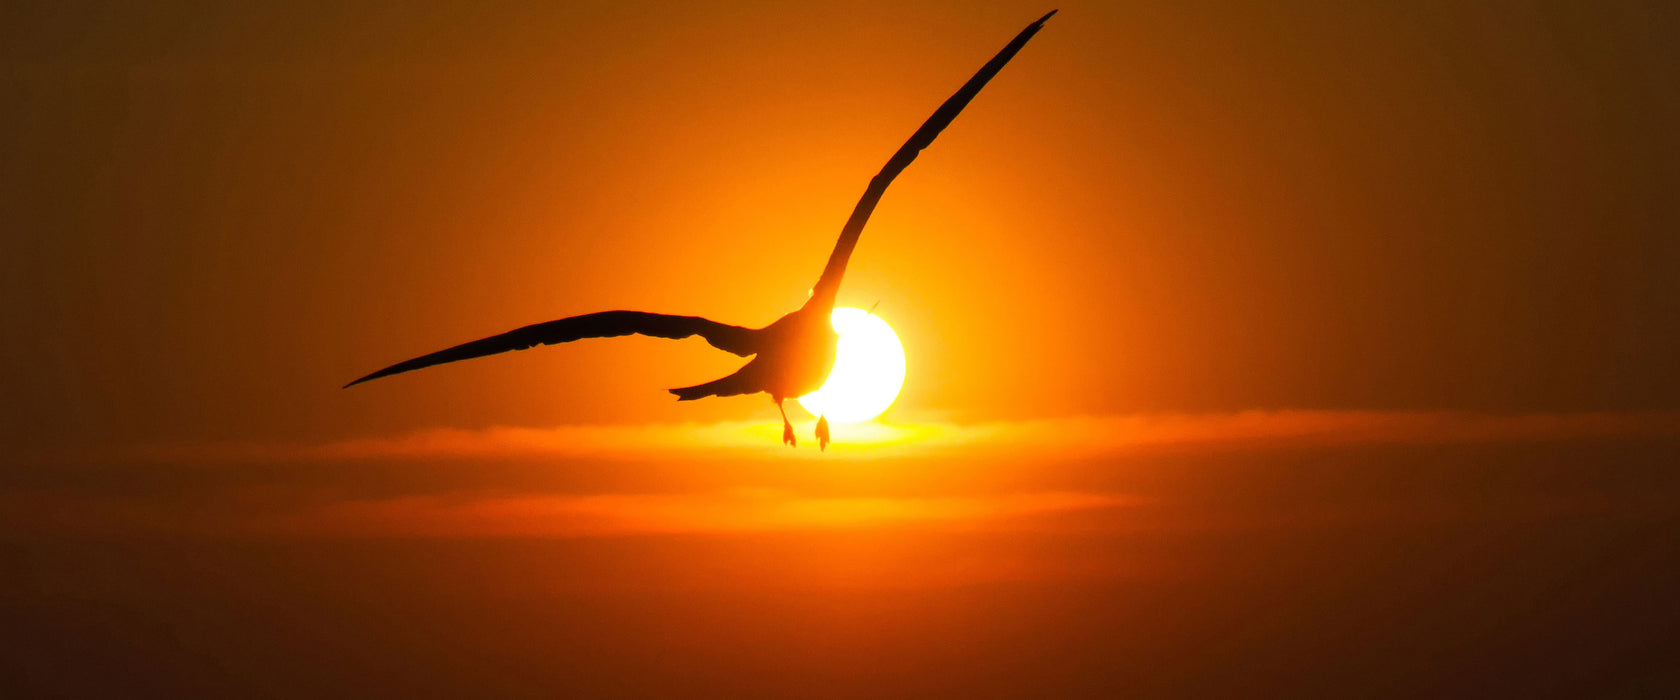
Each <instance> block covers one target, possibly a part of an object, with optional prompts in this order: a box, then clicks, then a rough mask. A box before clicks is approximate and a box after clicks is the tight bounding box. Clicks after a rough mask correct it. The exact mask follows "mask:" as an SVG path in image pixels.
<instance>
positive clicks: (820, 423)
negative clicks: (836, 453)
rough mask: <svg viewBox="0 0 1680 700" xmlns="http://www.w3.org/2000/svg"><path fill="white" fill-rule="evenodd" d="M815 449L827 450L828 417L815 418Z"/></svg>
mask: <svg viewBox="0 0 1680 700" xmlns="http://www.w3.org/2000/svg"><path fill="white" fill-rule="evenodd" d="M817 449H819V450H827V449H828V416H817Z"/></svg>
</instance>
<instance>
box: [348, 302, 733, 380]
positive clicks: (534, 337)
mask: <svg viewBox="0 0 1680 700" xmlns="http://www.w3.org/2000/svg"><path fill="white" fill-rule="evenodd" d="M633 334H640V335H648V336H653V337H655V338H672V339H676V338H687V337H689V336H694V335H698V336H700V337H702V338H705V339H706V342H708V343H711V344H712V347H715V348H718V349H719V350H725V351H728V352H732V353H735V354H736V355H740V356H742V357H745V356H747V355H751V354H753V353H756V352H758V334H757V331H754V330H752V329H750V328H742V327H740V326H731V325H728V324H724V323H718V322H717V321H711V320H707V319H704V318H700V317H699V316H671V315H667V314H654V313H648V312H646V311H602V312H600V313H593V314H584V315H582V316H573V317H571V318H562V319H560V320H558V321H549V322H547V323H537V324H533V325H529V326H526V327H524V328H520V329H517V330H511V331H508V332H506V333H502V334H500V335H493V336H490V337H488V338H483V339H480V340H474V341H472V342H470V343H462V344H460V345H457V346H455V347H452V348H449V349H448V350H439V351H437V352H434V353H432V354H430V355H421V356H420V357H416V358H414V359H412V360H409V361H407V362H399V363H397V364H394V365H391V366H390V367H386V368H385V369H382V370H379V371H378V372H374V373H373V374H370V375H368V376H366V377H362V378H361V379H357V380H356V381H353V382H350V383H349V384H345V385H344V388H346V389H348V388H350V387H353V386H355V385H357V384H361V383H362V382H366V381H371V380H374V379H378V378H380V377H389V376H391V375H393V374H401V373H403V372H408V371H411V370H417V369H421V368H423V367H430V366H432V365H441V364H443V363H445V362H456V361H459V360H470V359H473V358H475V357H484V356H485V355H495V354H497V353H503V352H507V351H509V350H524V349H526V348H531V347H536V346H538V345H554V344H556V343H570V342H572V341H574V340H582V339H584V338H615V337H618V336H621V335H633Z"/></svg>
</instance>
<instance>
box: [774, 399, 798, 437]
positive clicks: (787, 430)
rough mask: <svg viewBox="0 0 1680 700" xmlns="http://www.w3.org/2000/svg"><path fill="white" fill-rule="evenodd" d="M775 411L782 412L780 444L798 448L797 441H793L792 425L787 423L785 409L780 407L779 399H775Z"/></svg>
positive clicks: (780, 401)
mask: <svg viewBox="0 0 1680 700" xmlns="http://www.w3.org/2000/svg"><path fill="white" fill-rule="evenodd" d="M776 410H778V411H781V412H782V444H783V445H787V446H788V447H798V446H799V441H798V440H795V439H793V424H792V423H789V422H788V419H787V409H786V408H783V407H782V400H781V399H776Z"/></svg>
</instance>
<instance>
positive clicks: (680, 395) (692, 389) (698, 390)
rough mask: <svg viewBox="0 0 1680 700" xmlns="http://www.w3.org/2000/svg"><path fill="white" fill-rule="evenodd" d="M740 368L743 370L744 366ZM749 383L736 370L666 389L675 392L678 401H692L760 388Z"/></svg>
mask: <svg viewBox="0 0 1680 700" xmlns="http://www.w3.org/2000/svg"><path fill="white" fill-rule="evenodd" d="M742 369H743V370H744V369H745V368H742ZM750 384H751V382H748V381H747V380H746V378H745V377H743V376H742V372H736V373H734V374H731V375H729V376H727V377H724V378H722V379H714V380H712V381H709V382H706V383H705V384H696V385H694V386H685V387H683V388H681V389H670V390H668V391H670V392H671V393H673V394H676V395H677V400H678V401H693V400H695V399H703V398H706V397H708V396H739V395H741V394H751V393H753V392H755V391H760V389H758V388H756V387H752V386H749V385H750Z"/></svg>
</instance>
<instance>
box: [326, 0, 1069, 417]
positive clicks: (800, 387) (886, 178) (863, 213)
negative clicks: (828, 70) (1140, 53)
mask: <svg viewBox="0 0 1680 700" xmlns="http://www.w3.org/2000/svg"><path fill="white" fill-rule="evenodd" d="M1054 14H1056V11H1055V10H1051V11H1050V13H1049V14H1046V15H1044V16H1043V17H1040V18H1039V19H1038V21H1036V22H1033V23H1032V24H1029V25H1027V28H1026V29H1023V30H1021V33H1020V34H1017V35H1015V38H1014V39H1013V40H1012V41H1010V42H1009V44H1008V45H1007V46H1004V47H1003V50H1002V51H999V52H998V54H997V55H996V56H993V57H992V60H990V61H987V62H986V65H984V66H981V67H980V72H978V73H975V74H974V77H972V78H969V79H968V82H967V83H965V84H964V85H963V86H962V88H961V89H959V90H957V92H956V94H954V95H952V96H951V97H950V99H947V100H945V104H942V105H940V106H939V109H938V110H935V111H934V113H933V116H931V117H928V120H927V121H926V122H924V123H923V124H922V127H921V128H920V129H917V130H916V133H914V134H912V135H911V136H910V140H909V141H906V142H905V143H904V145H903V146H901V147H899V149H898V152H897V153H894V154H893V156H892V158H891V159H889V160H888V161H887V164H886V166H884V167H882V168H881V172H879V173H877V174H876V175H875V178H874V179H872V180H870V181H869V187H868V189H866V190H864V192H863V198H862V199H859V200H858V203H857V207H856V208H854V209H852V216H851V218H850V219H847V220H846V225H845V227H844V228H842V229H840V240H839V241H838V242H836V243H835V244H834V252H832V253H830V254H829V256H828V265H826V266H825V267H823V272H822V277H820V278H819V279H818V280H817V285H816V287H814V288H812V290H811V298H810V299H809V300H807V301H806V302H805V305H804V306H801V307H799V309H798V310H796V311H794V312H792V313H789V314H787V315H786V316H783V317H781V318H779V319H776V322H775V323H772V324H770V325H768V326H765V327H763V328H744V327H741V326H731V325H728V324H725V323H718V322H717V321H712V320H709V319H705V318H700V317H699V316H672V315H668V314H656V313H649V312H646V311H602V312H599V313H593V314H584V315H582V316H573V317H571V318H563V319H560V320H558V321H549V322H547V323H538V324H535V325H530V326H525V327H524V328H519V329H515V330H511V331H508V332H506V333H502V334H500V335H493V336H490V337H488V338H483V339H481V340H474V341H472V342H470V343H463V344H461V345H457V346H455V347H452V348H449V349H447V350H439V351H437V352H434V353H432V354H430V355H422V356H420V357H416V358H414V359H412V360H408V361H406V362H399V363H397V364H394V365H391V366H390V367H386V368H385V369H382V370H379V371H378V372H374V373H373V374H369V375H367V376H365V377H362V378H361V379H357V380H356V381H353V382H350V383H349V384H346V385H344V388H346V389H348V388H350V387H352V386H355V385H357V384H361V383H362V382H366V381H371V380H374V379H378V378H380V377H388V376H391V375H393V374H400V373H403V372H408V371H412V370H417V369H420V368H423V367H430V366H432V365H441V364H443V363H445V362H455V361H458V360H470V359H472V358H475V357H484V356H485V355H494V354H497V353H503V352H507V351H509V350H524V349H526V348H531V347H536V346H537V345H554V344H557V343H569V342H572V341H574V340H581V339H583V338H615V337H618V336H623V335H632V334H640V335H647V336H653V337H655V338H673V339H677V338H687V337H690V336H696V335H698V336H700V337H701V338H704V339H706V342H708V343H711V345H712V347H715V348H717V349H719V350H724V351H726V352H732V353H735V354H736V355H740V356H742V357H747V356H749V355H756V357H754V358H753V359H752V360H751V361H750V362H748V363H747V364H746V365H745V366H743V367H742V368H741V369H739V370H737V371H736V372H735V373H734V374H731V375H729V376H727V377H724V378H722V379H718V380H715V381H710V382H706V383H705V384H698V385H695V386H690V387H683V388H681V389H671V390H670V391H671V393H673V394H676V395H677V400H678V401H692V400H694V399H699V398H704V397H707V396H737V395H740V394H754V393H757V392H760V391H762V392H764V393H767V394H769V395H770V399H771V400H773V401H775V402H776V409H777V410H778V411H780V412H781V414H782V442H783V443H785V444H787V445H790V446H793V445H797V441H796V440H795V439H794V437H793V425H792V424H791V423H789V422H788V419H787V410H786V409H785V408H784V407H783V406H782V402H783V401H784V400H786V399H789V398H797V397H800V396H804V395H806V394H809V393H811V392H813V391H816V390H817V388H818V387H821V386H822V384H823V381H824V380H826V379H827V378H828V373H829V370H831V369H833V367H834V353H835V345H836V343H837V342H838V340H839V335H837V334H836V333H835V332H834V327H833V326H832V325H831V323H830V321H829V316H830V315H831V314H832V313H833V311H834V299H835V296H836V295H837V294H838V293H839V291H840V278H841V277H842V276H844V275H845V274H846V262H847V261H848V260H850V259H851V257H852V249H853V248H856V247H857V242H858V237H859V236H860V235H862V234H863V225H864V224H865V223H866V222H868V221H869V215H870V213H871V212H874V211H875V205H876V204H877V203H878V202H880V201H881V195H882V194H883V193H885V192H886V191H887V186H888V185H890V184H892V181H893V178H895V177H898V174H899V173H901V172H903V171H904V169H905V168H906V167H908V166H909V165H910V162H911V161H913V160H915V159H916V154H917V153H920V152H921V151H922V149H924V148H927V147H928V146H929V145H930V144H932V143H933V139H934V138H935V137H937V136H939V132H941V131H943V130H944V129H945V127H946V126H949V125H950V124H951V120H953V119H956V118H957V114H959V113H961V112H962V110H963V107H966V106H968V103H969V101H970V100H972V99H974V96H975V95H977V94H979V92H980V89H981V88H983V87H985V86H986V83H987V81H990V80H991V79H992V76H995V75H997V73H998V71H999V70H1002V69H1003V65H1004V64H1005V63H1008V62H1009V59H1011V58H1013V57H1014V56H1015V54H1016V52H1018V51H1020V50H1021V47H1022V46H1025V45H1026V44H1027V41H1028V40H1030V39H1032V37H1033V35H1034V34H1037V33H1038V30H1039V28H1040V27H1042V26H1044V22H1045V21H1046V20H1049V19H1050V17H1051V16H1052V15H1054ZM828 437H829V436H828V421H827V419H826V418H825V417H819V418H818V421H817V440H818V442H819V444H821V445H822V446H825V447H826V446H827V444H828Z"/></svg>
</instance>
